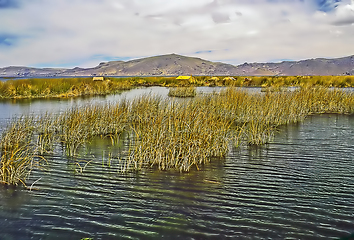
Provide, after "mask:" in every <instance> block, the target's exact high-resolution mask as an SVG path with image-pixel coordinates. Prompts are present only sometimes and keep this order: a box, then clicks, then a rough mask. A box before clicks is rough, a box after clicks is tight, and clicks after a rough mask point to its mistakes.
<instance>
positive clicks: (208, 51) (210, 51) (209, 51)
mask: <svg viewBox="0 0 354 240" xmlns="http://www.w3.org/2000/svg"><path fill="white" fill-rule="evenodd" d="M212 52H213V51H212V50H206V51H197V52H195V54H202V53H212Z"/></svg>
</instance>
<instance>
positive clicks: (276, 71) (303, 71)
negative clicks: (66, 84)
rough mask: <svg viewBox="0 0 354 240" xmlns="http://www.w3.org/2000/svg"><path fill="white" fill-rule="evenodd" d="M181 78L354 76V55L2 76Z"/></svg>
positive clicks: (157, 60) (134, 64) (2, 72)
mask: <svg viewBox="0 0 354 240" xmlns="http://www.w3.org/2000/svg"><path fill="white" fill-rule="evenodd" d="M95 75H104V76H177V75H234V76H237V75H246V76H252V75H254V76H269V75H280V76H294V75H354V55H353V56H348V57H343V58H335V59H324V58H317V59H308V60H302V61H284V62H281V63H244V64H241V65H238V66H233V65H230V64H225V63H220V62H211V61H207V60H203V59H200V58H194V57H186V56H181V55H177V54H169V55H162V56H155V57H148V58H141V59H136V60H131V61H127V62H124V61H111V62H104V63H100V64H99V65H98V66H97V67H94V68H78V67H76V68H73V69H59V68H58V69H55V68H28V67H6V68H0V77H41V76H42V77H43V76H48V77H50V76H95Z"/></svg>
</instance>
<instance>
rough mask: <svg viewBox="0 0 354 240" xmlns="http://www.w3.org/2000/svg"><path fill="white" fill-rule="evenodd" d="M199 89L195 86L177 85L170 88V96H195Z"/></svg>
mask: <svg viewBox="0 0 354 240" xmlns="http://www.w3.org/2000/svg"><path fill="white" fill-rule="evenodd" d="M196 95H197V90H196V88H195V87H176V88H170V90H169V92H168V96H170V97H195V96H196Z"/></svg>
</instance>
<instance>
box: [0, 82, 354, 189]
mask: <svg viewBox="0 0 354 240" xmlns="http://www.w3.org/2000/svg"><path fill="white" fill-rule="evenodd" d="M320 113H338V114H353V113H354V95H353V93H348V92H345V91H342V90H335V89H328V88H323V87H311V88H302V89H300V90H298V91H294V92H267V93H263V94H261V93H260V94H250V93H247V92H244V91H242V90H237V88H227V89H225V90H223V91H221V92H220V94H213V95H201V96H196V97H194V98H193V99H185V100H183V101H172V100H169V99H162V98H160V97H157V96H147V95H146V96H141V97H138V98H136V99H134V100H132V101H126V100H123V101H121V102H119V103H117V104H109V105H103V106H102V105H97V106H96V105H94V106H87V107H83V108H75V109H71V110H69V111H66V112H64V113H61V114H59V115H50V114H46V115H43V116H38V117H29V116H24V117H22V118H20V119H17V120H14V121H13V122H12V123H11V124H9V126H8V127H7V129H5V131H4V132H3V134H2V136H1V139H0V157H1V161H0V182H2V183H4V184H11V185H17V184H20V183H22V184H23V185H25V182H26V178H27V177H28V175H29V173H30V171H31V170H32V169H33V168H34V167H38V166H41V162H43V160H42V159H44V157H43V156H48V154H49V155H50V154H51V153H52V152H53V151H54V149H55V147H56V146H62V148H63V149H64V152H65V154H66V155H67V156H69V157H74V158H75V157H76V156H78V154H79V152H80V151H79V150H80V148H83V147H85V145H86V144H87V143H89V142H90V141H92V140H94V139H95V138H97V137H101V138H107V139H109V140H110V141H111V144H112V145H113V147H114V146H117V147H118V145H119V144H120V142H121V141H122V140H123V141H125V143H126V144H125V146H126V148H125V149H123V150H122V152H120V153H119V154H117V155H116V156H114V154H113V153H110V157H111V158H114V159H116V160H117V161H115V162H114V163H113V164H116V166H117V168H118V169H119V171H121V172H126V171H136V170H141V169H144V168H156V169H159V170H169V169H176V170H178V171H181V172H185V171H190V170H191V169H192V168H194V169H199V167H200V166H201V165H203V164H205V163H207V162H209V161H210V160H211V159H212V158H222V157H224V156H226V155H227V153H228V151H229V148H230V147H238V146H240V145H242V144H244V145H260V144H264V143H267V142H269V141H271V140H272V137H273V135H274V132H275V130H276V129H277V127H278V126H280V125H284V124H289V123H296V122H299V121H302V120H304V118H305V117H306V116H308V115H309V114H320ZM113 147H112V148H113ZM109 165H110V166H111V165H112V162H111V161H110V164H109Z"/></svg>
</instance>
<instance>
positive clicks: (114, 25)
mask: <svg viewBox="0 0 354 240" xmlns="http://www.w3.org/2000/svg"><path fill="white" fill-rule="evenodd" d="M313 2H314V1H310V0H306V1H300V0H285V1H274V0H273V1H269V0H268V1H267V0H258V1H255V0H214V1H213V0H193V1H191V0H179V1H175V0H119V1H118V0H51V1H44V0H32V1H24V0H23V4H22V5H21V7H20V8H9V9H1V10H0V11H1V12H0V21H1V22H6V24H1V25H0V38H1V34H2V33H4V34H5V33H6V34H8V35H10V34H11V35H15V36H17V37H18V39H17V40H16V42H15V43H14V44H13V45H11V46H2V45H1V39H0V67H1V66H8V65H32V66H33V65H39V64H43V65H45V64H48V65H53V64H58V66H59V65H64V64H65V63H77V64H78V65H80V66H83V67H89V66H95V65H97V64H98V63H99V62H100V61H101V60H103V59H104V58H107V57H112V58H113V57H118V58H119V57H131V58H137V57H143V56H152V55H159V54H168V53H179V54H184V55H188V56H198V57H202V58H205V59H209V60H220V61H227V62H230V63H234V64H239V63H242V62H244V61H247V62H254V61H271V60H273V59H294V60H297V59H304V58H312V57H339V56H345V55H350V54H354V47H353V44H352V43H351V41H352V36H354V35H353V34H354V27H353V25H352V23H353V22H354V14H353V12H354V11H353V9H354V8H353V6H354V3H353V2H354V1H353V0H351V1H349V0H344V1H342V2H341V3H340V4H339V5H338V7H337V8H336V9H334V10H333V11H330V12H327V13H324V12H318V11H317V12H316V9H315V5H314V4H313ZM197 52H198V53H197ZM100 56H102V57H100ZM100 58H101V59H100ZM72 67H74V66H72Z"/></svg>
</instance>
